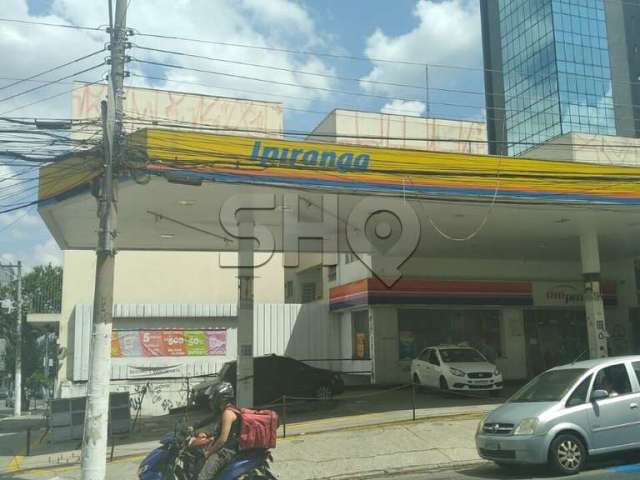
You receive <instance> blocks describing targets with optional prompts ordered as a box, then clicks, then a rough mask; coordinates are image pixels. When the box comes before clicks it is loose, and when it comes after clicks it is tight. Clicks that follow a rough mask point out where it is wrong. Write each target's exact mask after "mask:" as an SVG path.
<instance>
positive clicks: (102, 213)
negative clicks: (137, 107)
mask: <svg viewBox="0 0 640 480" xmlns="http://www.w3.org/2000/svg"><path fill="white" fill-rule="evenodd" d="M126 15H127V0H116V10H115V22H114V25H113V28H112V29H110V34H111V74H110V76H109V88H108V95H107V101H106V102H105V101H103V102H102V103H101V112H102V126H103V134H104V161H105V164H104V174H103V176H102V182H101V188H100V197H99V199H98V216H99V227H98V243H97V248H96V277H95V290H94V295H93V332H92V337H91V350H90V351H91V354H90V357H89V380H88V385H87V404H86V405H87V406H86V410H85V418H84V436H83V439H82V459H81V478H82V480H104V479H105V473H106V461H107V440H108V428H109V384H110V379H111V330H112V320H113V318H112V315H113V278H114V267H115V237H116V209H115V206H114V184H115V180H114V164H115V163H118V161H119V159H120V156H121V155H122V153H123V152H122V148H121V147H122V140H121V137H122V100H123V96H124V92H123V81H124V75H125V72H124V65H125V61H126V57H125V49H126V48H127V43H126V39H127V31H126Z"/></svg>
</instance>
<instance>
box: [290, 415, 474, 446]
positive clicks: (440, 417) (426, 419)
mask: <svg viewBox="0 0 640 480" xmlns="http://www.w3.org/2000/svg"><path fill="white" fill-rule="evenodd" d="M486 414H487V412H472V413H453V414H442V415H431V416H426V417H418V418H416V419H415V420H413V419H410V418H408V419H404V420H390V421H387V422H379V423H371V424H368V425H352V426H349V427H336V428H333V429H331V430H319V431H317V432H306V433H304V432H303V433H292V434H290V435H287V436H286V437H282V436H279V437H278V439H279V440H288V439H290V438H296V437H307V436H309V435H320V434H324V433H337V432H352V431H358V430H369V429H374V428H384V427H393V426H395V425H411V424H416V423H423V422H429V421H438V422H447V421H449V422H462V421H464V420H476V419H479V418H482V417H484V416H485V415H486ZM293 425H294V424H291V426H293Z"/></svg>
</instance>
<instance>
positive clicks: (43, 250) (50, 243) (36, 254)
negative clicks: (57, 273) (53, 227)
mask: <svg viewBox="0 0 640 480" xmlns="http://www.w3.org/2000/svg"><path fill="white" fill-rule="evenodd" d="M29 260H30V263H31V265H32V266H35V265H42V264H48V263H51V264H53V265H62V250H60V248H58V245H57V244H56V242H55V240H54V239H53V238H50V239H49V240H47V241H46V242H44V243H39V244H37V245H35V246H34V247H33V255H32V256H31V258H30V259H29Z"/></svg>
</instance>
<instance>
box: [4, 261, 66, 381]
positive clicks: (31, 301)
mask: <svg viewBox="0 0 640 480" xmlns="http://www.w3.org/2000/svg"><path fill="white" fill-rule="evenodd" d="M17 297H18V282H17V279H16V278H15V276H14V279H13V280H12V281H10V282H8V283H7V284H5V285H3V286H0V301H1V300H10V301H11V302H12V306H13V308H11V309H5V308H0V337H2V338H5V339H7V351H6V355H5V365H6V368H7V369H8V371H9V372H12V371H13V365H15V344H16V326H17V319H18V310H17V305H18V302H17V300H18V298H17ZM22 302H23V305H22V377H23V378H24V379H29V378H32V377H33V378H39V375H38V374H37V372H40V373H43V361H44V345H43V343H42V342H39V341H38V339H39V338H40V337H42V335H43V334H44V333H47V330H46V328H45V327H42V326H37V325H33V324H30V323H27V322H26V318H27V314H28V313H30V312H33V313H59V312H60V308H61V304H62V268H61V267H57V266H54V265H51V264H48V265H38V266H37V267H35V268H34V269H33V270H31V271H30V272H29V273H27V274H26V275H23V277H22ZM50 347H51V346H50ZM54 350H55V349H54Z"/></svg>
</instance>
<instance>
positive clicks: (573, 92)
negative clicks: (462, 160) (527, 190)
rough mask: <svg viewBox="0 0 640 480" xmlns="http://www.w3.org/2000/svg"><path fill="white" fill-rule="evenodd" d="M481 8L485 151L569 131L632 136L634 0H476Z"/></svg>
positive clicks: (518, 149)
mask: <svg viewBox="0 0 640 480" xmlns="http://www.w3.org/2000/svg"><path fill="white" fill-rule="evenodd" d="M481 11H482V28H483V48H484V61H485V69H486V70H485V88H486V102H487V123H488V129H487V130H488V135H489V141H490V147H489V151H490V153H493V154H509V155H517V154H520V153H523V152H525V151H526V150H527V149H529V148H532V147H533V146H535V145H536V144H539V143H542V142H545V141H547V140H549V139H551V138H554V137H556V136H558V135H562V134H565V133H569V132H582V133H591V134H601V135H622V136H637V132H638V128H637V127H638V124H637V121H636V117H637V113H640V112H636V109H635V108H634V104H635V103H637V102H635V101H634V99H635V97H636V96H637V95H636V94H637V93H639V92H636V91H635V90H637V89H638V87H637V84H638V73H640V72H639V70H638V68H637V67H638V65H639V62H638V60H639V58H638V57H637V55H638V52H637V50H638V43H639V41H638V40H639V37H638V33H639V32H638V25H637V22H638V20H637V18H638V14H639V13H640V2H639V1H638V0H632V1H630V2H629V1H628V0H627V1H626V2H622V1H620V0H482V2H481ZM625 15H633V19H635V20H633V19H631V18H625ZM634 21H635V23H634Z"/></svg>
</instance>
